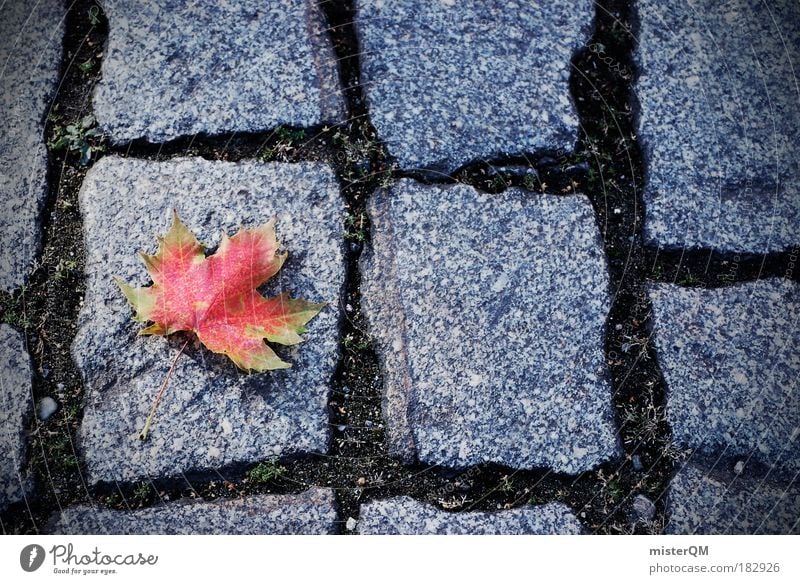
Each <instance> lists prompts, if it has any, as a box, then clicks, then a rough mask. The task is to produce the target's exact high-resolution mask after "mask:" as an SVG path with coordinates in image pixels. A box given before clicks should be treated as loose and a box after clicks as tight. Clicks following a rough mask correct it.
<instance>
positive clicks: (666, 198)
mask: <svg viewBox="0 0 800 584" xmlns="http://www.w3.org/2000/svg"><path fill="white" fill-rule="evenodd" d="M637 9H638V14H639V19H640V23H641V24H640V29H639V33H638V45H637V50H636V51H635V55H634V56H635V60H636V63H637V66H638V69H639V72H640V74H639V77H638V80H637V82H636V85H635V87H634V91H635V95H636V98H637V99H638V101H639V104H640V115H639V118H638V135H639V136H640V138H641V143H642V148H643V153H644V158H645V162H646V165H647V171H648V182H647V186H646V188H645V191H644V201H645V209H646V222H645V235H646V237H647V239H648V240H649V241H651V242H652V243H654V244H657V245H661V246H665V247H677V248H684V247H688V248H715V249H720V250H728V251H749V252H766V251H782V250H788V249H791V248H792V247H794V246H796V245H798V244H800V150H798V144H800V102H798V99H797V85H796V83H797V65H796V64H797V63H798V62H799V61H800V19H798V15H797V2H795V1H794V0H775V1H772V2H769V3H759V2H755V3H748V2H742V1H741V0H724V1H719V0H695V1H693V2H686V1H685V0H666V1H665V0H642V1H641V2H638V3H637Z"/></svg>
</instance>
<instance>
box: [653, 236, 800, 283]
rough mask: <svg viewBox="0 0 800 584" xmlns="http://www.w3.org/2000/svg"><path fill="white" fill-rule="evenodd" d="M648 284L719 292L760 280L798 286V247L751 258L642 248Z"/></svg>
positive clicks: (710, 251)
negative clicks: (669, 284) (767, 279)
mask: <svg viewBox="0 0 800 584" xmlns="http://www.w3.org/2000/svg"><path fill="white" fill-rule="evenodd" d="M644 254H645V259H646V261H647V263H648V265H649V266H650V271H651V274H650V276H649V280H650V281H653V282H659V283H671V284H675V283H678V284H680V285H681V286H685V287H692V288H695V287H703V288H723V287H728V286H731V285H735V284H739V283H744V282H753V281H757V280H761V279H763V278H784V279H788V280H794V281H795V282H800V273H799V272H798V270H797V269H795V268H796V264H797V260H798V257H799V256H800V246H798V248H795V249H793V250H789V251H784V252H772V253H764V254H754V253H747V252H720V251H716V250H704V249H699V250H694V249H693V250H679V249H662V248H658V247H653V246H647V245H646V246H645V248H644Z"/></svg>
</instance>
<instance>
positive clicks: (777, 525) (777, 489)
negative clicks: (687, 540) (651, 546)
mask: <svg viewBox="0 0 800 584" xmlns="http://www.w3.org/2000/svg"><path fill="white" fill-rule="evenodd" d="M667 514H668V517H669V520H668V522H667V525H666V527H665V532H666V533H671V534H682V535H689V534H716V535H740V534H745V535H758V534H776V535H781V534H795V535H798V534H800V484H798V482H797V479H796V477H795V480H794V481H792V480H785V481H781V480H778V479H776V478H774V477H770V476H764V474H763V473H751V472H747V471H746V472H745V473H744V474H742V475H737V474H736V473H734V472H733V471H732V469H731V468H727V467H725V466H724V465H723V464H721V463H717V464H711V463H708V462H701V463H699V464H695V463H689V464H685V465H684V466H683V467H682V468H681V469H680V470H679V471H678V473H677V474H676V475H675V477H674V478H673V479H672V481H671V483H670V487H669V495H668V497H667Z"/></svg>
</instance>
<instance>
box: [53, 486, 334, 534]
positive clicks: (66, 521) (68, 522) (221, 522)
mask: <svg viewBox="0 0 800 584" xmlns="http://www.w3.org/2000/svg"><path fill="white" fill-rule="evenodd" d="M336 523H337V515H336V508H335V500H334V497H333V491H331V490H328V489H309V490H308V491H305V492H303V493H300V494H299V495H254V496H251V497H245V498H243V499H222V500H219V501H214V502H197V501H190V500H185V501H184V500H181V501H175V502H172V503H165V504H161V505H157V506H155V507H150V508H147V509H138V510H136V511H116V510H111V509H100V508H96V507H71V508H67V509H65V510H64V511H63V512H62V513H60V514H58V513H57V514H55V515H54V516H53V518H52V525H53V529H52V531H53V533H54V534H57V535H62V534H63V535H82V534H109V535H214V534H227V535H317V534H331V533H335V532H336Z"/></svg>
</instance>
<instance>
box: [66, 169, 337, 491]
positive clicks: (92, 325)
mask: <svg viewBox="0 0 800 584" xmlns="http://www.w3.org/2000/svg"><path fill="white" fill-rule="evenodd" d="M80 204H81V209H82V212H83V217H84V229H85V240H86V271H87V291H86V300H85V303H84V306H83V309H82V311H81V314H80V317H79V329H78V334H77V337H76V339H75V342H74V344H73V347H72V352H73V356H74V358H75V360H76V362H77V364H78V366H79V367H80V370H81V372H82V374H83V376H84V379H85V384H86V389H87V401H86V407H85V413H84V419H83V423H82V426H81V429H80V433H79V435H80V438H81V445H82V449H83V452H84V456H85V459H86V463H87V468H88V477H89V480H90V482H96V481H100V480H106V481H110V480H123V479H127V480H131V479H135V478H139V477H145V476H158V475H175V474H177V473H180V472H183V471H186V470H190V469H194V468H208V467H218V466H220V465H223V464H227V463H231V462H235V461H254V460H261V459H265V458H268V457H273V456H278V455H283V454H289V453H293V452H298V451H324V450H325V449H326V448H327V444H328V439H329V431H328V418H327V414H326V407H327V399H328V392H329V389H330V387H329V384H330V379H331V376H332V375H333V373H334V370H335V368H336V364H337V361H338V358H339V349H338V340H337V337H338V322H339V312H340V311H339V302H338V298H339V294H340V291H341V288H342V286H343V283H344V262H343V256H342V249H341V246H342V237H343V234H342V227H343V223H344V209H343V204H342V201H341V199H340V196H339V191H338V185H337V183H336V180H335V178H334V175H333V172H332V171H331V170H330V168H328V167H327V166H325V165H322V164H315V163H301V164H278V163H276V164H268V165H264V164H254V163H241V164H233V163H226V162H210V161H205V160H200V159H181V160H177V161H170V162H150V161H143V160H131V159H121V158H116V157H106V158H104V159H102V160H101V161H100V162H98V163H97V164H96V165H95V166H94V167H93V168H92V169H91V170H90V171H89V174H88V175H87V177H86V180H85V182H84V185H83V187H82V189H81V192H80ZM173 208H176V209H177V210H178V212H179V214H180V217H181V219H182V220H183V221H184V222H185V223H186V224H187V225H188V226H189V228H190V229H192V230H193V231H194V232H195V233H196V234H197V236H198V238H199V239H200V241H202V242H204V243H206V244H207V245H210V246H215V245H217V244H218V243H219V238H220V231H221V230H222V229H224V230H226V231H227V232H228V233H229V234H232V233H233V232H234V231H235V230H236V229H237V228H238V226H239V224H244V225H246V226H253V225H256V224H260V223H263V222H266V221H267V220H269V218H270V217H272V216H273V215H275V214H277V217H278V222H277V232H278V237H279V239H280V240H281V242H282V243H283V245H284V247H285V249H287V250H288V252H289V259H288V261H287V262H286V264H285V265H284V267H283V269H282V270H281V272H280V273H279V274H278V275H277V276H275V277H274V278H273V280H271V281H270V283H268V284H267V288H266V294H267V295H268V296H269V295H274V294H277V293H279V292H280V291H281V290H283V289H286V290H288V291H289V292H290V293H291V294H292V296H294V297H302V298H306V299H308V300H311V301H315V302H320V301H324V302H328V303H329V304H328V306H327V307H326V308H325V309H323V311H322V312H321V313H320V315H319V316H317V317H316V318H315V319H314V320H312V321H311V323H309V326H308V335H307V337H308V341H307V342H306V343H303V344H301V345H299V346H297V347H292V348H286V347H284V348H283V350H281V347H280V346H277V347H276V348H277V349H278V352H279V353H282V354H283V356H284V357H285V358H286V359H287V360H289V361H290V362H292V363H293V364H294V365H293V368H292V369H289V370H282V371H273V372H268V373H263V374H252V375H248V374H245V373H242V372H240V371H239V370H238V369H237V368H236V367H235V366H234V364H233V363H232V362H231V361H229V360H228V359H227V358H226V357H224V356H222V355H215V354H213V353H211V352H210V351H208V350H207V349H205V348H203V347H201V346H200V345H199V344H198V343H197V342H196V341H195V342H194V344H190V348H189V350H188V354H186V355H183V356H181V358H180V359H179V360H178V362H177V363H178V365H177V368H176V370H175V372H174V374H173V376H172V378H171V380H170V383H169V388H168V390H167V391H166V393H165V396H164V399H163V401H162V402H161V405H160V406H159V410H158V413H157V414H156V418H155V423H154V426H153V428H152V431H151V434H150V437H149V439H148V440H147V441H146V442H144V443H142V442H140V441H139V440H137V432H138V430H139V429H141V427H142V425H143V423H144V420H145V418H146V416H147V413H148V411H149V409H150V405H151V403H152V400H153V398H154V397H155V393H156V391H157V389H158V387H159V385H160V384H161V382H162V381H163V379H164V376H165V375H166V372H167V369H168V368H169V366H170V363H171V362H172V359H173V358H174V357H175V354H176V353H177V351H178V350H179V348H180V345H181V342H180V340H179V339H173V340H166V339H164V338H163V337H137V336H136V334H137V332H138V331H139V330H141V328H142V325H140V324H139V323H137V322H134V321H133V320H132V311H131V309H130V308H129V306H128V305H127V303H126V301H125V299H124V297H123V296H122V294H121V293H120V291H119V289H118V288H117V286H116V284H115V283H114V282H113V280H112V279H111V278H112V276H118V277H120V278H122V279H123V280H125V281H126V282H128V283H130V284H132V285H147V284H148V283H149V277H148V275H147V272H146V270H145V267H144V265H143V264H142V262H141V260H140V258H139V257H138V255H137V251H139V250H145V251H148V252H149V253H154V252H155V250H156V247H157V245H156V239H155V238H156V235H160V234H163V233H164V232H166V230H167V228H168V227H169V223H170V214H171V210H172V209H173Z"/></svg>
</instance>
